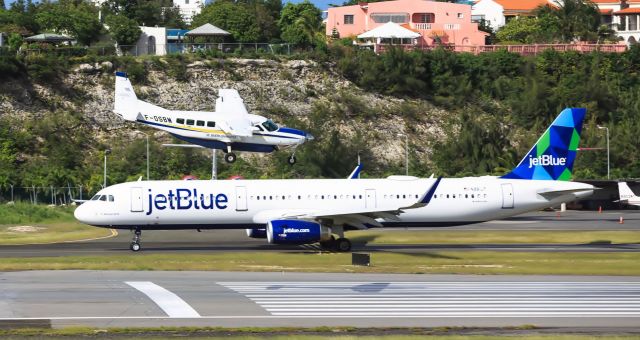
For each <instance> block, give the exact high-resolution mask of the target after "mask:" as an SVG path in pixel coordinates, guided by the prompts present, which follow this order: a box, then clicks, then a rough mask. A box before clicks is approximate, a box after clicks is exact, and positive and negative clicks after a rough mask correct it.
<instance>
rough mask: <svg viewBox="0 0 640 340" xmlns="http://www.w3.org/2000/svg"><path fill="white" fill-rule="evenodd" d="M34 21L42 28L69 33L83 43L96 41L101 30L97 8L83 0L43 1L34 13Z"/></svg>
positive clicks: (87, 43)
mask: <svg viewBox="0 0 640 340" xmlns="http://www.w3.org/2000/svg"><path fill="white" fill-rule="evenodd" d="M36 21H37V22H38V24H39V25H40V26H41V28H42V29H44V30H53V31H55V32H58V33H62V34H70V35H72V36H73V37H75V38H76V39H77V40H78V42H79V43H81V44H83V45H89V44H90V43H91V42H93V41H96V40H97V39H98V37H99V35H100V32H101V30H102V25H101V24H100V22H99V21H98V9H97V8H96V7H95V6H94V5H93V4H91V3H88V2H84V1H73V0H60V1H58V2H46V3H43V4H42V5H41V6H40V8H39V9H38V13H37V14H36Z"/></svg>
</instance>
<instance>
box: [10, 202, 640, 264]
mask: <svg viewBox="0 0 640 340" xmlns="http://www.w3.org/2000/svg"><path fill="white" fill-rule="evenodd" d="M620 216H623V218H624V221H625V223H624V224H620V223H618V222H619V218H620ZM389 230H391V229H389ZM395 230H405V229H404V228H401V229H395ZM408 230H424V231H425V232H428V231H443V230H451V231H458V230H573V231H582V230H638V231H640V211H634V210H625V211H610V212H604V213H597V212H588V211H566V212H563V213H560V215H559V216H558V214H557V213H556V212H535V213H529V214H525V215H521V216H518V217H515V218H511V219H507V220H500V221H490V222H485V223H479V224H472V225H465V226H458V227H446V228H412V229H408ZM131 237H132V233H131V232H130V231H128V230H120V231H119V235H118V236H116V237H113V238H109V239H103V240H97V241H89V242H73V243H58V244H43V245H21V246H0V256H2V257H43V256H69V255H104V254H118V253H123V252H129V248H128V247H129V242H130V241H131ZM141 244H142V247H143V251H144V252H145V253H170V252H174V253H189V252H197V253H202V252H228V251H280V252H300V251H308V252H314V251H318V250H319V247H317V246H314V245H309V246H283V245H270V244H268V243H267V242H266V240H264V239H251V238H249V237H247V236H246V234H245V231H244V229H242V230H203V231H202V232H197V231H195V230H178V231H144V232H143V233H142V242H141ZM353 250H354V251H365V252H382V251H384V252H425V251H433V250H438V251H446V250H492V251H554V252H555V251H565V252H568V251H571V252H594V251H596V252H637V251H640V244H518V245H513V244H509V245H504V244H465V245H446V244H418V245H402V244H400V245H382V244H366V243H354V245H353Z"/></svg>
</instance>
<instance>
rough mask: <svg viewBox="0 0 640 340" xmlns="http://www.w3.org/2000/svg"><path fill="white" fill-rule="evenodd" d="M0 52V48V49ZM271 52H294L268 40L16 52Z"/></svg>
mask: <svg viewBox="0 0 640 340" xmlns="http://www.w3.org/2000/svg"><path fill="white" fill-rule="evenodd" d="M0 52H1V51H0ZM197 52H205V53H206V52H209V53H214V52H215V53H270V54H276V55H290V54H291V53H292V52H294V48H293V47H292V46H291V44H267V43H218V44H187V43H180V44H178V43H176V44H164V45H162V44H161V45H155V46H148V47H144V48H141V47H140V46H138V45H120V46H118V47H117V48H116V47H114V46H101V47H76V46H60V47H53V46H51V47H48V46H40V47H29V48H25V49H21V50H20V52H19V53H22V54H25V55H29V54H38V53H46V54H57V55H65V56H73V57H82V56H85V55H100V56H106V55H131V56H142V55H166V54H179V53H197Z"/></svg>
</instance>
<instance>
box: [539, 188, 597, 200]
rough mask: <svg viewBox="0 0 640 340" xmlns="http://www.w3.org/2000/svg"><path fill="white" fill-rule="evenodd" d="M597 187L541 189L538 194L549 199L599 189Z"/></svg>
mask: <svg viewBox="0 0 640 340" xmlns="http://www.w3.org/2000/svg"><path fill="white" fill-rule="evenodd" d="M599 189H601V188H594V187H590V188H589V187H587V188H575V189H566V190H555V189H542V190H539V191H538V195H540V196H542V197H545V198H547V199H551V198H554V197H558V196H562V195H567V194H574V193H579V192H585V191H592V190H599Z"/></svg>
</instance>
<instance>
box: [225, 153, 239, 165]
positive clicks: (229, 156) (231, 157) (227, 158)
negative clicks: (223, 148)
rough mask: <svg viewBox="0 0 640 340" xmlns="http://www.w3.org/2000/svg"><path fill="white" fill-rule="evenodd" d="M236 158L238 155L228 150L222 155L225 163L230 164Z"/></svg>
mask: <svg viewBox="0 0 640 340" xmlns="http://www.w3.org/2000/svg"><path fill="white" fill-rule="evenodd" d="M237 158H238V157H237V156H236V154H235V153H233V152H229V153H226V154H225V155H224V160H225V161H226V162H227V163H229V164H231V163H233V162H235V161H236V159H237Z"/></svg>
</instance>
